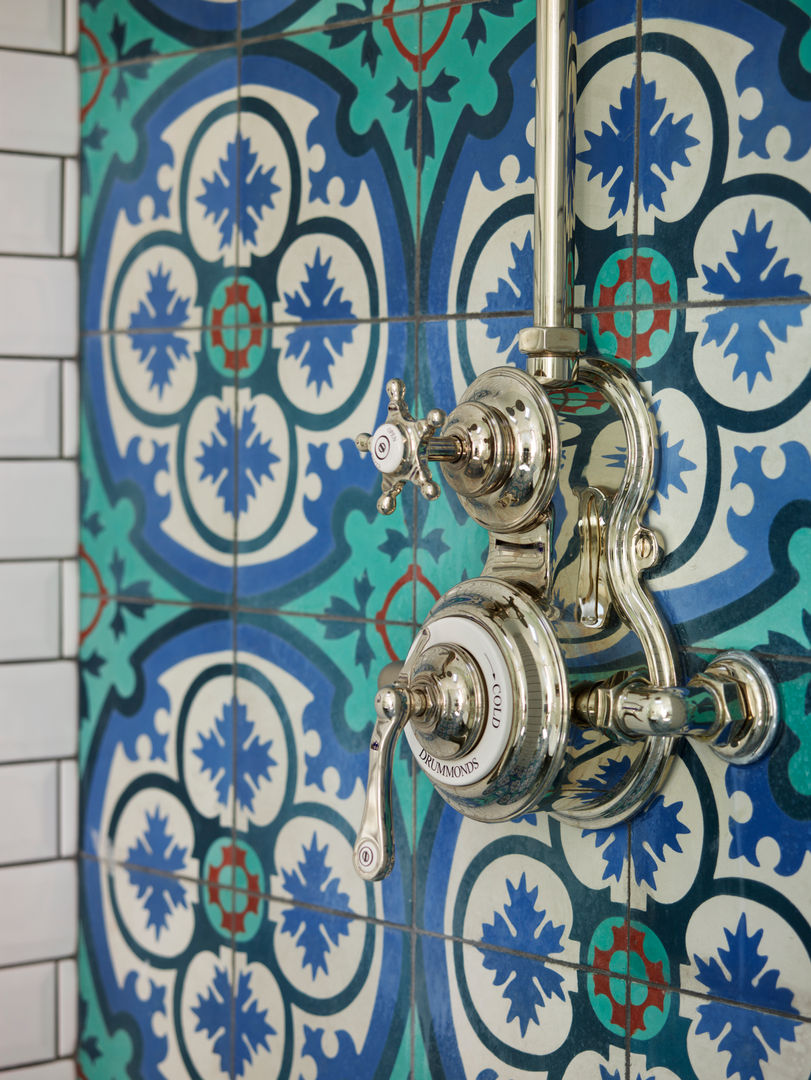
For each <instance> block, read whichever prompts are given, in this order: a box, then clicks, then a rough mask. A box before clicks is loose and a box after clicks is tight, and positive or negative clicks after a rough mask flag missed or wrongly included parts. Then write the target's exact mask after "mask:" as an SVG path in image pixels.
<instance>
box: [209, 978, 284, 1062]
mask: <svg viewBox="0 0 811 1080" xmlns="http://www.w3.org/2000/svg"><path fill="white" fill-rule="evenodd" d="M251 995H252V990H251V976H250V974H249V973H248V972H242V973H241V974H240V975H239V978H238V980H237V993H236V1001H235V1002H234V1003H233V1004H234V1009H233V1016H234V1025H233V1031H234V1038H233V1070H234V1072H233V1074H234V1076H243V1075H244V1073H245V1066H246V1065H248V1064H251V1063H252V1062H253V1059H254V1056H255V1054H256V1051H257V1050H258V1049H259V1048H260V1047H262V1048H263V1049H265V1050H269V1049H270V1045H269V1043H268V1039H269V1038H270V1036H271V1035H275V1034H276V1029H275V1028H273V1027H272V1026H271V1025H270V1024H269V1023H268V1022H267V1009H262V1010H261V1011H260V1009H259V1005H258V1003H257V1002H256V1000H253V1001H251ZM192 1012H193V1013H194V1014H195V1016H196V1017H197V1028H196V1030H197V1031H204V1032H205V1033H206V1035H207V1036H208V1037H209V1039H214V1044H213V1047H212V1049H213V1051H214V1053H215V1054H216V1055H217V1057H218V1058H219V1059H220V1066H221V1068H222V1071H223V1072H224V1073H226V1074H230V1072H231V1043H232V1021H231V1017H232V1001H231V980H230V979H229V977H228V972H227V971H226V970H225V968H217V971H216V974H215V976H214V982H213V983H212V985H211V986H210V987H209V989H208V992H207V993H206V994H205V995H203V994H198V996H197V1004H196V1005H193V1006H192Z"/></svg>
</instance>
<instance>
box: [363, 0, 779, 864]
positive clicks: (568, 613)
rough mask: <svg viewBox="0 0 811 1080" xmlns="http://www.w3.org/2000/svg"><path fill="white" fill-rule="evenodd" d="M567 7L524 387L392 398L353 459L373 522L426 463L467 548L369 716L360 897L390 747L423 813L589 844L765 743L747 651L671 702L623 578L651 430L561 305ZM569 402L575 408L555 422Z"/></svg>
mask: <svg viewBox="0 0 811 1080" xmlns="http://www.w3.org/2000/svg"><path fill="white" fill-rule="evenodd" d="M572 7H573V3H572V0H538V17H537V35H538V73H537V78H536V87H537V102H536V129H535V187H536V190H535V244H534V251H535V266H534V313H533V314H534V325H533V326H531V327H528V328H527V329H525V330H523V331H522V332H521V333H520V335H519V344H520V347H521V350H522V351H523V352H524V353H525V354H526V357H527V370H526V372H524V371H520V370H518V369H516V368H511V367H498V368H492V369H491V370H489V371H485V372H484V374H482V375H480V376H479V377H478V378H477V379H476V380H475V381H474V382H473V383H472V384H471V385H470V386H469V387H468V388H467V390H466V392H465V393H464V394H463V396H462V398H461V400H460V401H459V404H458V405H457V406H456V408H455V409H454V410H453V411H452V412H451V414H450V416H448V417H447V419H446V417H445V415H444V413H443V412H442V411H441V410H439V409H434V410H432V411H431V412H429V413H428V416H427V417H425V419H415V418H414V417H413V416H412V415H411V414H410V412H409V409H408V406H407V404H406V401H405V387H404V386H403V384H402V383H401V382H400V381H399V380H397V379H393V380H391V381H390V382H389V383H388V385H387V392H388V396H389V407H388V417H387V420H386V422H385V423H384V424H383V425H382V426H381V427H379V428H378V429H377V431H375V432H374V434H373V435H367V434H362V435H359V436H358V438H357V440H356V442H357V445H358V448H359V449H360V450H361V451H369V452H371V455H372V460H373V461H374V464H375V465H376V467H377V468H378V470H379V471H380V472H381V473H382V476H383V481H382V483H383V493H382V495H381V497H380V499H379V500H378V504H377V505H378V509H379V510H380V512H381V513H383V514H390V513H392V512H393V511H394V510H395V508H396V501H397V496H398V495H399V494H400V492H401V491H402V489H403V487H404V486H405V485H406V484H407V483H409V482H411V483H413V484H415V485H416V486H417V487H418V488H419V490H420V491H421V492H422V494H423V495H424V496H425V497H426V498H428V499H435V498H437V497H438V496H439V494H440V489H439V485H438V484H437V483H436V482H435V481H434V479H433V477H432V475H431V471H430V464H429V463H431V462H437V463H438V464H439V467H440V469H441V471H442V474H443V475H444V477H445V480H446V482H447V483H448V484H449V485H450V486H451V487H452V488H453V490H454V491H455V492H456V494H457V496H458V498H459V501H460V503H461V505H462V507H463V508H464V509H465V511H466V512H467V513H468V514H469V515H470V517H472V518H473V519H474V521H476V522H478V524H480V525H482V526H483V527H484V528H485V529H486V530H487V531H488V533H489V552H488V556H487V560H486V563H485V566H484V571H483V573H482V575H481V576H480V577H478V578H473V579H471V580H467V581H464V582H462V583H460V584H459V585H456V586H455V587H454V588H452V589H450V590H449V591H448V592H447V593H446V594H445V595H444V596H443V597H441V598H440V599H439V600H438V601H437V603H436V604H435V605H434V607H433V609H432V611H431V612H430V614H429V615H428V618H427V619H426V621H425V623H424V625H423V627H422V629H421V630H420V632H419V633H418V635H417V637H416V639H415V641H414V643H413V645H412V647H411V649H410V651H409V653H408V655H407V657H406V659H405V661H404V663H403V665H402V668H401V670H400V672H399V674H398V675H397V677H396V678H395V679H394V682H393V683H392V684H391V685H388V686H384V687H383V688H382V689H381V690H380V691H379V692H378V694H377V697H376V699H375V709H376V713H377V720H376V723H375V726H374V730H373V733H372V739H371V745H370V752H369V781H368V787H367V795H366V805H365V808H364V812H363V819H362V821H361V824H360V828H359V831H358V836H357V841H356V844H355V866H356V868H357V871H358V873H359V874H360V875H361V876H362V877H363V878H365V879H367V880H369V881H375V880H379V879H380V878H382V877H385V876H386V874H388V873H389V872H390V870H391V868H392V866H393V863H394V842H393V832H392V818H391V774H392V764H393V753H394V747H395V743H396V741H397V738H398V736H399V735H400V733H401V732H402V731H405V734H406V738H407V739H408V742H409V744H410V746H411V749H412V751H413V753H414V756H415V757H416V759H417V761H418V762H419V764H420V765H421V767H422V768H423V770H424V771H425V772H426V773H427V774H428V776H429V777H430V778H431V780H432V781H433V783H434V785H435V787H436V789H437V791H438V792H439V793H440V795H441V796H442V797H443V798H444V799H445V800H446V801H447V802H448V803H449V804H450V805H451V806H453V807H455V808H456V809H457V810H459V811H460V812H462V813H464V814H467V815H468V816H470V817H474V818H477V819H478V820H481V821H492V822H496V821H507V820H509V819H512V818H515V817H518V816H520V815H523V814H526V813H529V812H533V811H548V812H549V813H551V814H552V815H553V816H554V817H556V818H558V819H559V820H561V821H564V822H567V823H570V824H574V825H579V826H584V827H589V828H601V827H607V826H611V825H614V824H616V823H617V822H619V821H622V820H624V819H626V818H628V817H630V816H631V815H633V814H635V813H637V812H638V811H639V810H641V809H643V808H644V806H645V805H646V803H647V802H648V800H649V799H650V798H651V797H652V795H653V794H654V793H655V791H656V790H657V788H658V787H659V785H660V784H661V782H662V780H663V778H664V776H665V773H666V770H667V767H668V764H669V761H670V758H671V752H672V750H673V748H674V745H675V744H676V742H677V740H678V739H680V738H684V737H685V736H688V737H691V738H694V739H696V740H700V741H702V742H703V743H705V744H706V745H708V746H709V747H711V748H712V749H713V750H714V751H715V752H716V753H717V754H719V755H720V756H721V757H722V758H724V759H725V760H727V761H730V762H734V763H736V764H745V763H747V762H751V761H754V760H755V759H756V758H758V757H760V756H762V755H763V754H764V753H766V752H767V750H768V748H769V746H770V745H771V743H772V741H773V739H774V736H775V733H776V730H777V724H778V713H777V702H776V697H775V693H774V688H773V686H772V683H771V681H770V679H769V676H768V674H767V673H766V671H765V670H764V668H763V666H762V665H761V664H760V663H759V662H758V661H757V660H756V659H755V658H754V657H752V656H750V655H748V654H747V653H743V652H725V653H722V654H720V655H719V656H717V657H716V658H715V659H714V660H713V661H712V662H711V663H710V664H708V665H707V667H706V669H705V670H704V671H703V672H702V673H701V674H699V675H696V676H694V677H693V678H692V679H691V680H690V681H689V682H687V684H686V685H681V684H680V679H679V673H678V670H677V663H676V652H675V649H674V647H673V644H672V642H671V638H670V633H669V630H668V627H667V625H666V623H665V621H664V619H663V617H662V615H661V614H660V612H659V610H658V608H657V605H656V603H655V602H654V599H653V597H652V595H651V593H650V591H649V590H648V588H647V586H646V583H645V580H644V575H645V574H646V572H647V571H649V570H650V569H651V568H653V567H654V566H655V565H656V563H657V561H658V560H659V557H660V554H661V545H660V541H659V539H658V538H657V536H656V535H655V534H654V532H653V531H652V530H651V529H650V528H649V527H648V526H647V525H646V524H645V522H644V516H645V512H646V509H647V506H648V502H649V501H650V499H651V496H652V494H653V491H654V485H655V480H656V477H655V463H656V448H657V429H656V423H655V420H654V419H653V416H652V412H651V408H650V405H649V403H648V401H647V400H646V398H645V396H644V393H643V390H642V388H641V387H640V385H639V383H638V382H637V381H636V379H635V378H634V377H633V376H632V375H631V374H629V373H628V372H627V371H626V370H625V369H624V368H623V367H621V366H620V365H619V364H616V363H612V362H610V361H607V360H604V359H600V358H593V357H587V356H585V355H584V353H583V347H584V335H583V334H582V333H581V331H579V330H578V329H576V328H575V327H574V326H573V325H572V319H571V308H572V304H571V296H570V295H568V294H567V283H568V282H570V281H571V279H572V276H573V275H572V274H571V272H570V267H571V263H572V252H573V249H572V234H573V225H574V216H573V192H574V155H573V145H572V142H573V134H572V132H573V126H572V124H571V122H570V121H571V119H572V116H573V109H574V100H575V93H576V73H577V67H576V48H575V38H574V33H573V28H572V24H571V15H572ZM584 392H585V393H586V394H588V398H587V401H588V402H589V407H588V408H586V409H583V408H582V407H581V408H579V409H578V408H575V407H574V404H573V403H576V402H577V401H579V402H580V404H581V406H582V402H583V398H584ZM578 395H579V397H578ZM564 447H565V448H566V450H567V453H565V454H564V453H563V448H564ZM617 448H620V449H621V453H620V457H621V458H623V459H624V462H623V464H624V468H616V467H613V468H607V467H606V464H605V463H606V458H607V457H613V458H616V457H617V454H616V453H613V454H610V455H609V454H607V453H606V449H608V450H610V451H616V450H617ZM616 477H619V481H618V480H617V479H616ZM617 658H619V660H620V664H619V666H620V667H621V670H617V667H618V660H617Z"/></svg>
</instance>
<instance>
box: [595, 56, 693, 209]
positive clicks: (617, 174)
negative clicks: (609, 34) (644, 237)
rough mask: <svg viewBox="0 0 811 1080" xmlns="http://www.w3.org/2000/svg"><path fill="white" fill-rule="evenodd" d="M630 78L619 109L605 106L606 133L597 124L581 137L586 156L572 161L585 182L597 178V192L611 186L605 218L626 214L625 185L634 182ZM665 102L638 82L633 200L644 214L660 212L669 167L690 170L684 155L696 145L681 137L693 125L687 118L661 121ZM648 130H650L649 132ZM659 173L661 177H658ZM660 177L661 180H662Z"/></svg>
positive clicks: (633, 108)
mask: <svg viewBox="0 0 811 1080" xmlns="http://www.w3.org/2000/svg"><path fill="white" fill-rule="evenodd" d="M635 98H636V77H634V78H633V79H632V80H631V83H630V85H629V86H624V87H623V88H622V90H621V91H620V101H619V105H618V106H617V105H611V106H610V108H609V117H610V119H611V124H613V127H611V126H610V125H609V124H607V123H606V122H605V120H603V122H602V127H601V129H600V131H599V132H594V131H587V132H586V139H587V140H588V143H589V148H588V150H583V151H581V153H579V154H578V155H577V157H578V160H580V161H582V162H584V163H585V164H586V165H588V166H589V173H588V179H589V180H591V179H592V178H593V177H595V176H599V177H601V178H602V179H601V181H600V186H601V187H605V186H606V185H607V184H611V187H610V188H609V189H608V194H609V195H610V196H611V209H610V217H614V215H615V214H620V213H625V212H627V211H628V209H629V207H630V202H631V185H632V183H633V180H634V153H633V147H634V115H635V111H636V106H635ZM666 103H667V101H666V98H659V97H657V96H656V83H655V82H653V81H650V82H649V81H648V80H646V79H642V82H641V85H640V125H639V195H640V198H641V200H642V205H643V207H644V208H645V209H646V210H647V209H649V208H650V207H652V206H653V207H656V208H657V209H659V210H663V209H664V203H663V201H662V195H663V194H664V192H665V189H666V187H667V184H666V182H665V180H672V179H673V176H674V174H673V166H674V165H685V166H688V165H689V164H690V159H689V158H688V156H687V150H688V149H689V148H690V147H691V146H697V145H698V139H696V138H694V137H693V136H692V135H688V134H687V128H688V127H689V126H690V122H691V121H692V119H693V114H692V113H689V114H688V115H687V116H684V117H682V119H681V120H678V121H677V120H674V118H673V113H672V112H669V113H667V114H666V115H665V105H666ZM654 128H655V129H656V130H655V131H654ZM660 173H661V175H659V174H660ZM662 177H664V178H665V179H662Z"/></svg>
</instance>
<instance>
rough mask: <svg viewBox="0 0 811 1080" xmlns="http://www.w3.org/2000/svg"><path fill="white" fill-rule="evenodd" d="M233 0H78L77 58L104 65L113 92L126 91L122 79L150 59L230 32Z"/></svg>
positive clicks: (140, 71) (230, 36) (229, 36)
mask: <svg viewBox="0 0 811 1080" xmlns="http://www.w3.org/2000/svg"><path fill="white" fill-rule="evenodd" d="M238 11H239V0H215V2H212V0H150V2H148V3H146V2H141V3H139V2H138V0H81V3H80V6H79V63H80V64H81V66H82V67H83V68H84V67H93V68H101V69H104V68H110V67H112V66H114V65H117V64H126V65H128V67H129V71H130V74H129V75H127V74H125V73H124V70H123V69H121V71H120V72H114V73H112V74H111V75H110V77H111V78H113V79H115V80H116V81H117V84H118V85H117V88H116V91H115V92H116V94H117V95H120V96H124V97H125V96H126V93H127V91H126V81H127V79H128V78H136V79H141V78H143V77H144V73H145V72H146V70H147V69H148V67H149V64H150V63H151V62H152V58H153V57H156V56H161V55H165V54H166V53H173V52H180V51H182V50H188V49H199V48H204V47H205V46H208V45H215V44H217V43H219V42H226V41H233V40H234V37H235V36H236V30H237V22H238Z"/></svg>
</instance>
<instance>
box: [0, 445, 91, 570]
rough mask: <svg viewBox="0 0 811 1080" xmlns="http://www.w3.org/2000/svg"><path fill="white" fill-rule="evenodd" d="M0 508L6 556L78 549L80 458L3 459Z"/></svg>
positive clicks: (0, 549)
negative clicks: (54, 459) (77, 460)
mask: <svg viewBox="0 0 811 1080" xmlns="http://www.w3.org/2000/svg"><path fill="white" fill-rule="evenodd" d="M0 507H2V508H3V527H2V529H0V559H26V558H49V557H51V556H53V557H57V556H60V555H62V556H69V555H75V554H76V551H77V549H78V546H79V476H78V469H77V466H76V463H75V462H73V461H3V462H0Z"/></svg>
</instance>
